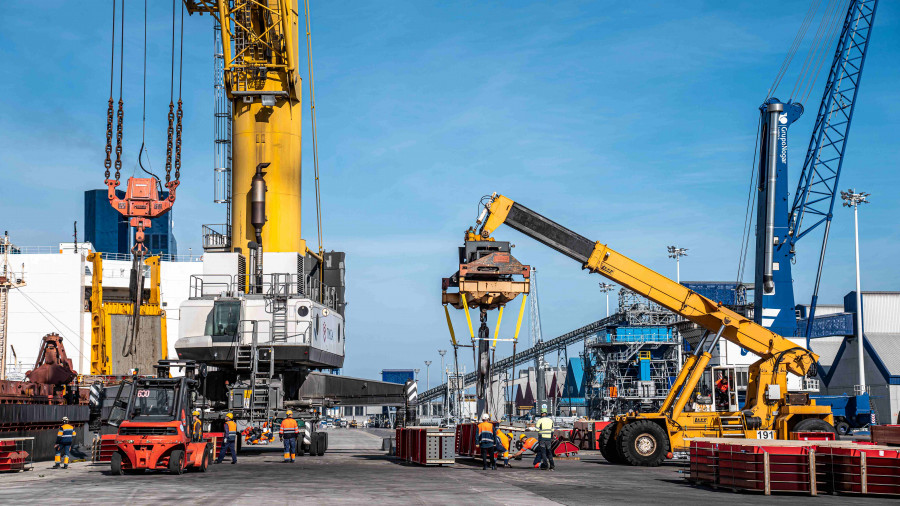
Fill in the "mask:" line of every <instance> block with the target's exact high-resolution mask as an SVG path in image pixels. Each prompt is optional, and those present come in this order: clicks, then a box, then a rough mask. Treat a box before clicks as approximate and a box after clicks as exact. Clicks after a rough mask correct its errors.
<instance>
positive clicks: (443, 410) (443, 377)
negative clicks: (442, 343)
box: [438, 350, 447, 416]
mask: <svg viewBox="0 0 900 506" xmlns="http://www.w3.org/2000/svg"><path fill="white" fill-rule="evenodd" d="M446 354H447V350H438V355H440V356H441V381H443V382H445V383H446V378H447V374H446V373H447V370H446V369H444V355H446ZM446 408H447V396H446V395H445V396H444V402H443V404H442V405H441V416H444V415H445V413H446V412H447V409H446Z"/></svg>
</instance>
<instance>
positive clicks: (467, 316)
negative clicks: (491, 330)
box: [459, 293, 475, 341]
mask: <svg viewBox="0 0 900 506" xmlns="http://www.w3.org/2000/svg"><path fill="white" fill-rule="evenodd" d="M459 296H460V297H461V298H462V304H463V309H465V310H466V321H467V322H469V335H470V336H472V340H473V341H474V340H475V331H474V330H472V317H471V316H469V303H468V302H466V294H464V293H460V294H459Z"/></svg>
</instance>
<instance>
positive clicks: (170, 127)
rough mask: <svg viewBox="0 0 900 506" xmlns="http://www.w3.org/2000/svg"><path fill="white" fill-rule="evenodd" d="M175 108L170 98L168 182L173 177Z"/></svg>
mask: <svg viewBox="0 0 900 506" xmlns="http://www.w3.org/2000/svg"><path fill="white" fill-rule="evenodd" d="M174 108H175V104H173V103H172V101H171V100H169V130H168V134H169V140H168V141H167V142H166V183H168V182H169V179H171V177H170V176H169V174H171V173H172V135H174V134H175V129H174V128H173V127H172V122H174V121H175V112H174ZM175 179H178V177H177V176H176V177H175Z"/></svg>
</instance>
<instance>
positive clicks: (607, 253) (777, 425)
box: [467, 193, 834, 466]
mask: <svg viewBox="0 0 900 506" xmlns="http://www.w3.org/2000/svg"><path fill="white" fill-rule="evenodd" d="M502 224H506V225H508V226H509V227H511V228H513V229H514V230H518V231H519V232H521V233H523V234H525V235H527V236H529V237H531V238H533V239H536V240H537V241H539V242H541V243H543V244H545V245H547V246H550V247H551V248H553V249H555V250H556V251H558V252H560V253H562V254H564V255H566V256H568V257H570V258H572V259H573V260H575V261H577V262H579V263H580V264H581V265H582V268H584V269H587V270H589V271H591V272H596V273H598V274H600V275H602V276H605V277H607V278H609V279H611V280H612V281H614V282H616V283H618V284H620V285H622V286H624V287H625V288H628V289H629V290H632V291H634V292H636V293H638V294H640V295H643V296H644V297H646V298H648V299H650V300H652V301H654V302H656V303H658V304H660V305H662V306H664V307H666V308H668V309H669V310H671V311H672V312H674V313H676V314H678V315H681V316H682V317H684V318H685V319H687V320H690V321H692V322H694V323H696V324H697V325H699V326H701V327H703V328H704V329H706V330H707V332H706V335H705V336H704V338H703V340H702V341H701V343H700V345H699V346H698V348H697V349H696V352H695V353H694V354H693V355H691V356H690V357H688V359H687V360H686V361H685V363H684V366H683V368H682V370H681V372H680V373H679V375H678V377H677V379H676V380H675V383H674V384H673V385H672V388H671V390H670V392H669V394H668V397H667V398H666V400H665V401H664V402H663V404H662V406H661V407H660V409H659V410H658V411H657V412H656V413H641V414H628V415H619V416H617V417H616V421H615V423H611V424H610V425H608V426H607V428H606V429H605V430H604V431H603V433H601V435H600V445H601V450H602V452H603V455H604V457H606V458H607V460H609V461H611V462H616V463H628V464H631V465H644V466H655V465H659V464H660V463H661V462H662V461H663V460H664V459H665V458H666V457H667V455H670V454H671V452H673V451H683V450H685V449H686V447H687V445H688V444H689V443H688V441H687V440H688V439H690V438H697V437H749V438H778V439H788V438H789V437H790V435H791V433H792V432H796V431H810V432H818V431H831V432H833V431H834V427H833V423H834V419H833V417H832V414H831V409H830V408H829V407H828V406H817V405H816V403H815V400H812V399H810V398H809V395H808V394H805V393H791V392H788V391H787V373H788V372H790V373H794V374H797V375H799V376H805V375H811V374H812V373H813V371H814V370H815V364H816V362H817V360H818V357H817V356H816V355H815V354H813V353H812V352H811V351H809V350H807V349H806V348H803V347H801V346H797V345H796V344H794V343H793V342H792V341H790V340H789V339H785V338H784V337H782V336H780V335H778V334H776V333H774V332H772V331H770V330H769V329H766V328H765V327H763V326H761V325H758V324H756V323H754V322H753V321H752V320H749V319H747V318H745V317H744V316H742V315H740V314H738V313H735V312H734V311H731V310H729V309H728V308H726V307H723V306H722V304H720V303H716V302H714V301H712V300H710V299H707V298H706V297H703V296H702V295H700V294H698V293H696V292H694V291H692V290H690V289H689V288H687V287H685V286H684V285H682V284H680V283H677V282H675V281H673V280H671V279H669V278H667V277H665V276H663V275H661V274H659V273H657V272H654V271H653V270H651V269H649V268H648V267H646V266H644V265H641V264H640V263H638V262H636V261H634V260H632V259H631V258H628V257H627V256H625V255H623V254H621V253H619V252H617V251H615V250H613V249H611V248H609V247H608V246H607V245H606V244H603V243H601V242H599V241H592V240H589V239H587V238H586V237H583V236H581V235H579V234H576V233H575V232H572V231H571V230H569V229H567V228H565V227H563V226H561V225H559V224H557V223H555V222H553V221H551V220H549V219H547V218H545V217H544V216H541V215H540V214H538V213H536V212H534V211H532V210H530V209H528V208H527V207H524V206H522V205H521V204H518V203H515V202H513V201H512V200H511V199H509V198H507V197H504V196H502V195H497V194H496V193H495V194H493V195H492V196H491V198H490V200H489V202H488V203H487V204H486V205H485V208H484V210H483V211H482V214H481V216H480V217H479V219H478V223H477V225H478V226H480V228H479V229H478V230H477V232H475V233H474V234H470V235H472V240H479V241H480V240H491V239H492V238H491V234H492V233H493V232H494V230H496V229H497V227H499V226H500V225H502ZM467 240H469V239H468V238H467ZM719 339H725V340H726V341H730V342H732V343H735V344H737V345H738V346H741V347H742V348H744V349H746V350H748V351H750V352H751V353H754V354H755V355H757V356H758V357H759V360H757V361H756V362H755V363H754V364H753V365H752V366H750V370H749V378H748V385H747V398H746V402H745V405H744V407H743V409H741V410H740V411H738V412H688V411H686V410H685V408H686V407H687V405H688V402H689V401H690V400H691V397H692V395H693V393H694V390H695V388H696V387H697V384H698V383H699V381H700V379H701V376H702V374H703V371H704V370H705V369H706V366H707V365H708V364H709V361H710V359H711V358H712V355H711V352H712V350H713V349H715V346H716V344H717V343H718V341H719Z"/></svg>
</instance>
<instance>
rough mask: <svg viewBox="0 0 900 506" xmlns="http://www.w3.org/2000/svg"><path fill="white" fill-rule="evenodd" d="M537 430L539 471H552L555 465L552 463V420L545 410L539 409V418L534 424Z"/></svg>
mask: <svg viewBox="0 0 900 506" xmlns="http://www.w3.org/2000/svg"><path fill="white" fill-rule="evenodd" d="M535 426H536V427H537V430H538V454H539V455H540V456H541V469H549V470H551V471H552V470H554V469H555V468H556V463H555V462H554V461H553V450H552V449H551V448H550V445H551V444H552V443H553V419H552V418H550V417H549V416H547V409H546V408H543V409H541V417H540V418H538V421H537V422H536V423H535Z"/></svg>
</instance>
